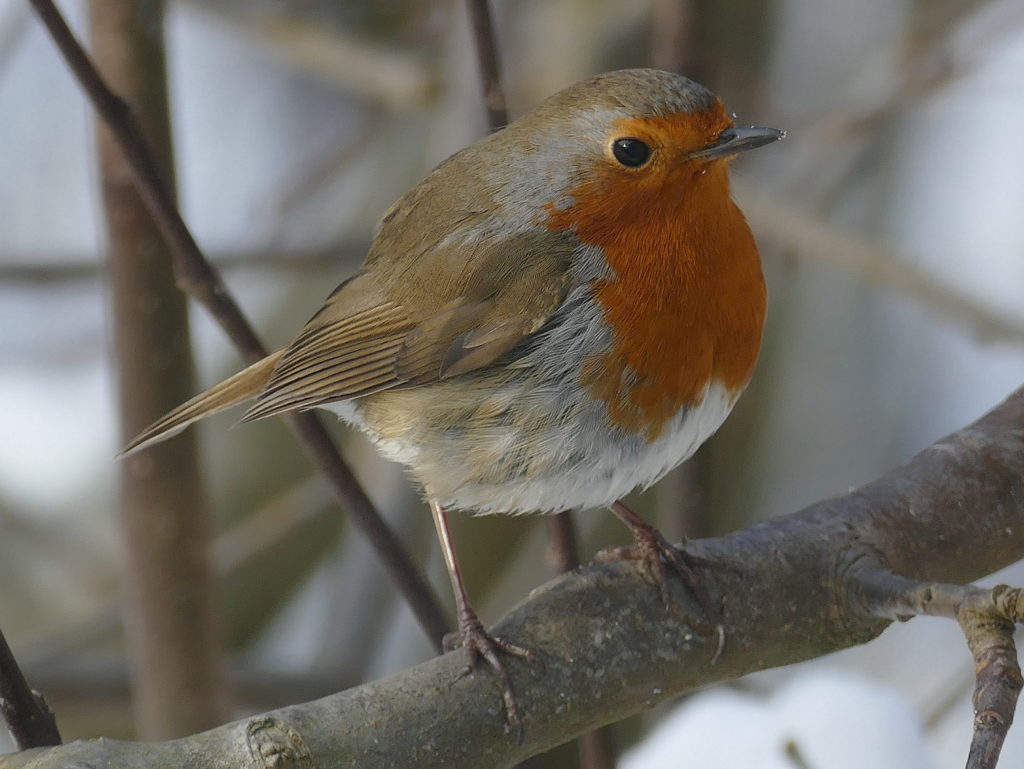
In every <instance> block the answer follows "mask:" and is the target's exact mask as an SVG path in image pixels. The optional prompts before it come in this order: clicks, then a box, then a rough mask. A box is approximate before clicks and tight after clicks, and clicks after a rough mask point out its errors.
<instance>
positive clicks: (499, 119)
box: [466, 0, 508, 131]
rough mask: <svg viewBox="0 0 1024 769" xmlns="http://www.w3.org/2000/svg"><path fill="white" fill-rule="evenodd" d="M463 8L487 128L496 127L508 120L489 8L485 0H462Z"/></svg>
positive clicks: (495, 129)
mask: <svg viewBox="0 0 1024 769" xmlns="http://www.w3.org/2000/svg"><path fill="white" fill-rule="evenodd" d="M466 10H467V11H468V12H469V20H470V23H471V24H472V25H473V38H474V40H475V41H476V55H477V60H478V61H479V63H480V82H481V84H482V85H483V91H484V106H485V107H486V108H487V121H488V122H489V123H490V126H491V130H492V131H497V130H498V129H499V128H501V127H502V126H503V125H505V124H506V123H508V106H507V104H506V102H505V91H504V89H503V88H502V87H501V68H500V67H499V65H498V44H497V43H496V42H495V38H494V25H493V24H492V23H491V9H490V7H489V6H488V4H487V0H466Z"/></svg>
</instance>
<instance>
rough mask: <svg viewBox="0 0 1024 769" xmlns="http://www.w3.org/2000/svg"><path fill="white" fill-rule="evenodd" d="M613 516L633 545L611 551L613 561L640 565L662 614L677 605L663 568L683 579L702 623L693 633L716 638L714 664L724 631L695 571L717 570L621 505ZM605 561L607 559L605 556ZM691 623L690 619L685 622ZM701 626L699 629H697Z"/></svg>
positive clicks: (666, 573) (722, 641) (616, 507)
mask: <svg viewBox="0 0 1024 769" xmlns="http://www.w3.org/2000/svg"><path fill="white" fill-rule="evenodd" d="M611 508H612V512H614V513H615V515H617V516H618V517H619V519H620V520H622V522H623V523H625V524H626V525H627V526H628V527H629V529H630V531H632V532H633V538H634V539H635V540H636V544H635V545H634V546H633V547H631V548H615V549H614V550H613V551H612V557H614V558H619V559H623V558H632V559H639V560H640V561H642V562H643V564H644V567H645V569H646V570H647V572H648V573H649V574H650V575H651V577H652V579H653V580H654V582H655V583H656V584H657V585H658V592H659V593H660V595H661V601H662V603H663V604H664V605H665V608H666V610H672V609H678V604H676V602H675V601H673V600H672V593H671V589H670V587H669V581H668V570H667V566H671V567H672V569H673V570H674V571H675V572H676V573H677V574H678V575H679V576H680V577H682V579H683V582H685V583H686V585H687V587H689V588H690V590H691V591H692V592H693V596H694V598H696V600H697V603H698V604H699V605H700V608H701V612H702V613H703V615H704V618H703V619H704V620H706V622H698V623H697V626H696V629H697V631H698V632H700V633H701V635H703V636H706V637H710V636H714V637H715V638H716V644H715V652H714V654H713V655H712V658H711V664H714V663H716V662H718V660H719V658H721V656H722V652H723V651H724V650H725V628H724V627H723V626H722V622H721V615H720V613H719V611H718V607H717V606H716V605H715V603H714V602H713V601H712V600H711V596H710V595H709V594H708V592H707V589H706V588H705V586H704V581H703V580H702V579H701V577H700V574H698V573H697V571H696V570H697V569H717V568H720V567H719V565H718V564H715V563H713V562H711V561H708V560H707V559H704V558H701V557H699V556H696V555H693V554H691V553H688V552H687V551H686V550H683V549H681V548H678V547H676V546H675V545H673V544H672V543H670V542H669V541H668V540H666V539H665V537H664V535H663V534H662V533H661V532H660V531H658V530H657V529H656V528H654V527H653V526H651V525H650V524H649V523H647V521H645V520H643V519H642V518H641V517H640V516H638V515H637V514H636V513H634V512H633V511H632V510H630V509H629V508H628V507H626V506H625V505H624V504H622V503H621V502H616V503H615V504H613V505H612V506H611ZM605 557H606V558H607V556H605ZM688 620H690V621H691V622H692V618H688ZM700 625H703V627H700Z"/></svg>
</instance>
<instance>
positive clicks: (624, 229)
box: [548, 163, 765, 440]
mask: <svg viewBox="0 0 1024 769" xmlns="http://www.w3.org/2000/svg"><path fill="white" fill-rule="evenodd" d="M700 171H703V173H701V172H700ZM601 186H602V185H600V184H599V183H594V182H591V183H590V184H588V185H586V186H585V187H583V188H580V189H577V190H575V191H574V194H573V197H574V201H575V204H574V205H573V206H572V207H570V208H568V209H567V210H565V211H554V210H552V211H550V218H549V221H548V226H549V227H551V229H557V230H563V229H569V228H572V229H573V231H574V232H575V234H576V236H577V237H578V238H579V239H580V240H581V241H583V242H584V243H587V244H588V245H593V246H599V247H600V248H601V249H602V250H603V252H604V255H605V258H606V259H607V261H608V266H609V267H610V272H611V276H610V277H608V278H605V279H602V280H599V281H596V282H595V285H594V287H593V288H594V297H595V299H596V301H597V302H598V303H599V304H600V305H601V307H602V308H603V310H604V316H605V321H606V323H607V324H608V326H609V327H610V328H611V329H612V332H613V346H612V349H611V350H610V351H609V352H607V353H605V354H602V355H601V356H598V357H595V358H593V359H591V360H590V361H588V363H587V365H585V366H584V369H583V371H582V372H581V377H582V384H584V385H585V386H586V387H588V388H589V389H590V391H591V392H592V393H593V394H594V396H595V397H597V398H599V399H601V400H602V401H604V402H605V403H606V404H607V405H608V411H609V417H610V419H611V421H612V422H613V423H614V424H615V425H617V426H619V427H622V428H624V429H627V430H629V431H631V432H643V433H645V434H646V436H647V438H648V439H649V440H655V439H656V438H657V437H658V436H659V435H660V434H661V432H662V430H663V429H664V428H665V426H666V425H667V424H668V423H669V421H670V420H671V419H672V418H673V417H674V416H675V415H676V414H677V413H678V412H679V411H680V409H684V408H689V407H693V406H695V405H697V404H698V403H700V402H701V401H702V399H703V398H704V396H705V394H706V392H707V389H708V386H709V384H710V383H711V382H717V383H719V384H720V385H722V386H723V387H724V388H725V390H726V391H727V392H728V393H731V394H732V396H733V397H738V395H739V393H740V392H741V391H742V390H743V388H744V386H745V385H746V383H747V381H748V380H749V379H750V376H751V374H752V373H753V369H754V364H755V362H756V359H757V354H758V349H759V348H760V344H761V331H762V327H763V323H764V313H765V287H764V278H763V276H762V273H761V263H760V259H759V257H758V253H757V246H756V244H755V242H754V238H753V235H752V234H751V232H750V228H749V227H748V226H747V223H746V221H745V219H744V218H743V214H742V213H741V212H740V210H739V209H738V208H737V207H736V205H735V204H734V203H733V202H732V200H731V199H730V197H729V191H728V178H727V169H726V166H725V163H714V164H711V165H709V166H705V167H704V168H703V169H699V170H697V171H696V172H695V173H691V174H690V175H689V176H687V175H686V174H680V176H679V177H678V178H675V179H671V180H668V181H667V182H666V181H665V180H662V183H661V184H658V185H654V184H652V185H648V186H646V187H644V186H639V185H638V186H637V187H635V188H634V190H633V191H632V192H633V194H631V195H630V196H628V197H626V198H624V197H623V196H622V195H617V196H612V195H609V194H608V190H607V189H604V190H602V189H601Z"/></svg>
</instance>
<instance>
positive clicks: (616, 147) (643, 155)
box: [612, 138, 651, 168]
mask: <svg viewBox="0 0 1024 769" xmlns="http://www.w3.org/2000/svg"><path fill="white" fill-rule="evenodd" d="M612 154H613V155H614V156H615V159H616V160H618V161H619V162H620V163H622V165H624V166H628V167H629V168H639V167H640V166H642V165H643V164H644V163H646V162H647V158H649V157H650V156H651V148H650V147H648V146H647V145H646V144H644V143H643V142H642V141H640V140H639V139H631V138H627V139H616V140H615V141H613V142H612Z"/></svg>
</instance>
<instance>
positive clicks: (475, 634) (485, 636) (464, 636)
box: [444, 614, 536, 742]
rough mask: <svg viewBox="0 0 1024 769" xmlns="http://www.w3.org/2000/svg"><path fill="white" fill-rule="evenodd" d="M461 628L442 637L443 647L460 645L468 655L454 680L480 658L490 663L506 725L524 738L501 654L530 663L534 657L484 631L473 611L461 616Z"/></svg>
mask: <svg viewBox="0 0 1024 769" xmlns="http://www.w3.org/2000/svg"><path fill="white" fill-rule="evenodd" d="M459 624H460V628H459V631H458V632H457V633H449V634H448V635H447V636H445V639H444V643H445V646H446V648H447V647H448V645H449V644H451V646H452V648H455V647H457V646H461V647H462V648H463V649H465V650H466V653H467V655H468V656H469V664H467V665H466V667H465V669H464V670H463V671H462V672H461V673H460V674H459V676H458V678H457V679H456V680H460V679H462V678H464V677H465V676H467V675H469V674H470V673H472V672H473V671H474V670H475V669H476V668H477V666H478V665H479V664H480V660H481V659H483V660H484V661H486V662H487V664H488V665H490V667H491V670H493V671H494V674H495V675H496V676H497V677H498V683H499V685H500V686H501V690H502V692H501V698H502V702H503V703H504V705H505V718H506V720H507V721H508V724H509V726H511V727H512V728H513V729H515V730H516V733H517V735H518V739H519V741H520V742H521V741H522V739H523V722H522V719H521V718H520V716H519V705H518V704H517V703H516V697H515V693H514V692H513V691H512V680H511V679H510V678H509V675H508V669H507V668H506V667H505V663H504V662H502V660H501V657H500V656H499V655H500V654H508V655H511V656H513V657H519V658H520V659H525V660H527V661H529V662H533V661H534V660H535V659H536V657H535V655H534V653H533V652H531V651H530V650H529V649H524V648H523V647H522V646H517V645H516V644H513V643H510V642H509V641H506V640H505V639H504V638H498V637H497V636H492V635H490V634H489V633H488V632H487V631H486V630H484V628H483V625H481V624H480V620H479V619H477V617H476V615H475V614H470V615H468V616H467V615H463V616H462V617H461V618H460V622H459Z"/></svg>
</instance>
